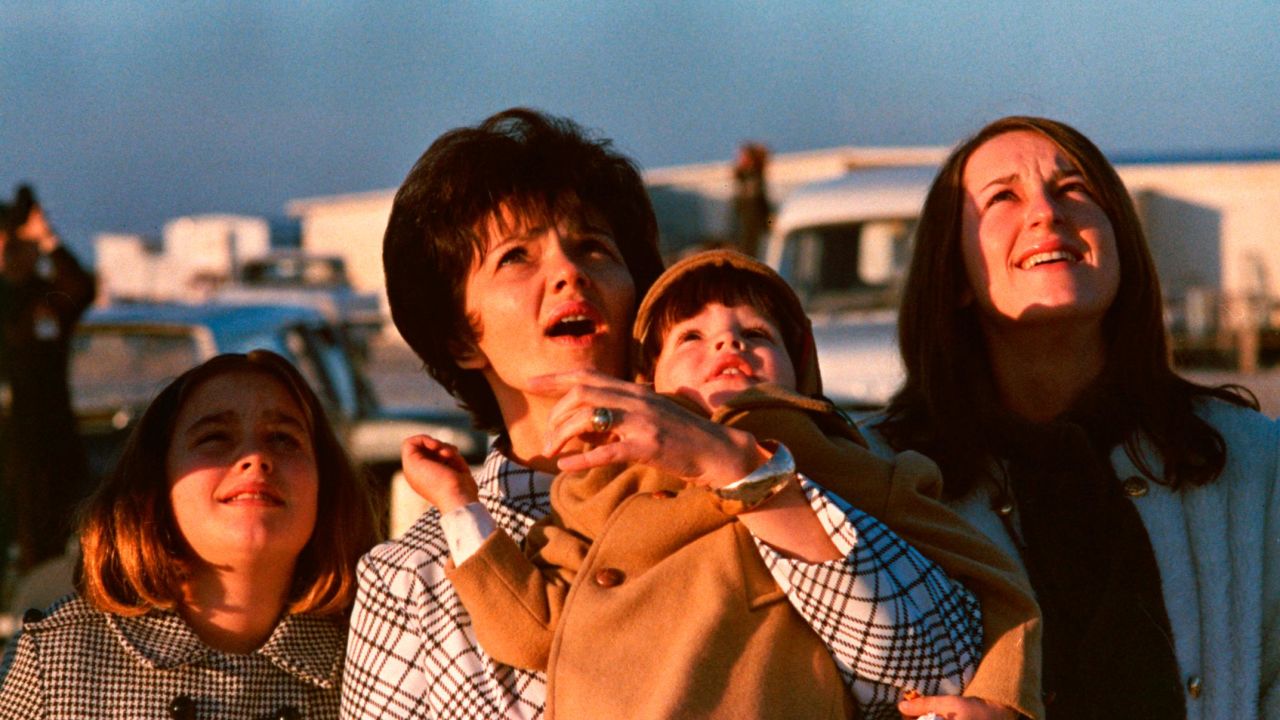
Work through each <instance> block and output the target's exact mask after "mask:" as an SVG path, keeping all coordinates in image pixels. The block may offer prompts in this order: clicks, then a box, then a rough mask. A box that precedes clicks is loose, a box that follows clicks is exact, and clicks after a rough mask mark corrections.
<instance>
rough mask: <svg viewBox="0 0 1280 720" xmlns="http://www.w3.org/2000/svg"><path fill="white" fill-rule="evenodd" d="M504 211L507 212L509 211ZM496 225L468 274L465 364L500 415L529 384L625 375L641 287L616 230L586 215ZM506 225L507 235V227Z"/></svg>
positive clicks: (515, 219)
mask: <svg viewBox="0 0 1280 720" xmlns="http://www.w3.org/2000/svg"><path fill="white" fill-rule="evenodd" d="M504 212H505V210H504ZM506 219H507V222H506V223H504V224H499V223H496V222H491V223H489V224H488V229H487V232H486V236H487V245H486V247H485V250H484V252H483V254H482V255H481V256H480V257H478V258H477V259H476V260H475V262H474V263H473V265H472V267H471V273H470V275H469V276H468V277H467V285H466V312H467V316H468V317H469V318H470V320H471V322H472V324H473V326H474V327H475V328H476V329H477V331H478V337H479V340H478V341H477V342H476V344H475V346H474V347H472V348H471V349H469V350H468V351H467V352H465V353H462V354H461V355H460V356H459V358H458V359H459V365H461V366H462V367H464V368H468V369H475V370H480V371H481V372H482V373H483V374H484V376H485V378H486V379H487V380H488V382H489V386H490V387H491V388H493V391H494V395H495V396H496V397H497V399H498V403H499V405H500V406H504V407H505V406H507V404H508V403H509V402H510V400H511V399H512V398H513V397H515V396H521V395H524V394H525V384H526V382H527V381H528V379H529V378H532V377H536V376H540V375H547V374H551V373H561V372H568V371H571V370H596V371H599V372H603V373H608V374H610V375H613V376H615V377H620V376H622V375H623V374H624V373H625V371H626V363H627V344H628V342H629V340H630V334H629V331H630V324H631V323H630V318H631V315H632V313H633V312H634V311H635V283H634V281H633V280H632V279H631V273H630V271H628V269H627V265H626V263H625V262H624V261H623V259H622V252H621V251H620V250H619V249H618V245H617V243H615V242H614V240H613V230H612V228H610V227H609V224H608V223H607V222H606V221H605V220H604V218H603V217H601V216H600V215H599V214H598V213H595V212H592V211H591V210H590V209H586V208H583V209H580V210H579V211H576V212H567V213H561V214H559V215H557V216H556V217H553V218H546V219H537V218H521V217H515V216H513V215H512V214H511V213H509V212H507V217H506ZM503 225H505V227H503Z"/></svg>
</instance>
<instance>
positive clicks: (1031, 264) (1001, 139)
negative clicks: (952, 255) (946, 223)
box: [961, 131, 1120, 326]
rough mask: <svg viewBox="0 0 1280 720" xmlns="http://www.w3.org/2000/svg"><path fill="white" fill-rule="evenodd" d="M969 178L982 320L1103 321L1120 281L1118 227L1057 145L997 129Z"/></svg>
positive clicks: (970, 233)
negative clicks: (1113, 227)
mask: <svg viewBox="0 0 1280 720" xmlns="http://www.w3.org/2000/svg"><path fill="white" fill-rule="evenodd" d="M963 184H964V193H965V203H964V213H963V230H962V239H961V247H962V254H963V257H964V265H965V272H966V275H967V276H968V279H969V286H970V288H971V289H972V292H973V299H974V301H975V302H977V304H978V308H979V310H980V311H981V314H982V317H983V318H984V322H986V323H989V324H995V325H1001V324H1008V323H1031V322H1044V321H1050V322H1057V321H1063V320H1073V321H1080V320H1083V321H1085V322H1089V323H1094V322H1096V323H1098V325H1099V326H1101V321H1102V318H1103V316H1104V315H1105V314H1106V311H1107V309H1108V308H1109V307H1111V303H1112V302H1113V301H1114V300H1115V297H1116V292H1117V290H1118V288H1119V286H1120V261H1119V258H1118V256H1117V253H1116V241H1115V233H1114V232H1113V230H1112V227H1111V221H1110V220H1109V219H1108V218H1107V214H1106V212H1105V211H1104V210H1103V209H1102V207H1101V206H1100V205H1099V204H1098V201H1097V199H1096V195H1095V192H1094V189H1093V188H1091V187H1089V185H1088V184H1087V182H1086V181H1085V179H1084V177H1083V175H1081V173H1080V171H1079V169H1078V168H1076V167H1075V165H1074V164H1072V162H1071V161H1070V160H1069V159H1068V158H1067V157H1066V156H1065V155H1064V154H1063V152H1062V151H1061V150H1060V149H1059V148H1058V146H1057V145H1055V144H1054V143H1053V142H1052V141H1051V140H1049V139H1048V138H1046V137H1045V136H1043V135H1041V134H1039V133H1035V132H1030V131H1015V132H1009V133H1005V134H1003V135H997V136H996V137H994V138H992V139H990V140H988V141H987V142H986V143H984V144H983V145H981V146H979V147H978V149H977V150H975V151H974V153H973V155H972V156H970V158H969V161H968V163H967V164H966V165H965V169H964V179H963Z"/></svg>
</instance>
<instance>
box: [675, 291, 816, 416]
mask: <svg viewBox="0 0 1280 720" xmlns="http://www.w3.org/2000/svg"><path fill="white" fill-rule="evenodd" d="M766 382H769V383H774V384H777V385H781V386H782V387H784V388H787V389H788V390H794V389H795V386H796V372H795V367H794V366H793V365H792V364H791V358H790V356H789V355H787V348H786V345H785V344H783V342H782V334H781V333H780V332H779V331H778V327H777V325H775V324H774V322H773V321H772V320H770V319H769V318H768V317H767V316H766V315H765V314H764V313H762V312H760V311H759V310H757V309H756V308H754V307H752V306H750V305H734V306H733V307H726V306H724V305H722V304H720V303H711V304H709V305H707V306H706V307H705V308H703V309H702V311H701V312H699V313H698V314H697V315H694V316H693V317H691V318H687V319H685V320H682V321H680V322H678V323H676V324H675V325H673V326H672V327H671V329H670V330H668V331H667V336H666V337H665V338H663V340H662V351H661V352H660V353H659V354H658V359H657V361H656V362H655V363H654V369H653V387H654V389H655V390H657V391H658V392H664V393H680V394H682V395H685V396H687V397H689V398H691V399H693V400H695V401H697V402H698V404H700V405H702V407H704V408H706V409H707V411H708V412H710V411H712V410H714V409H715V408H717V407H719V406H720V405H722V404H724V402H725V400H727V399H729V398H730V397H731V396H733V395H735V394H737V393H739V392H741V391H743V390H746V389H747V388H749V387H751V386H753V385H758V384H760V383H766Z"/></svg>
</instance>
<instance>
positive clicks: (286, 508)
mask: <svg viewBox="0 0 1280 720" xmlns="http://www.w3.org/2000/svg"><path fill="white" fill-rule="evenodd" d="M165 469H166V473H167V475H168V478H169V500H170V502H171V503H172V507H173V515H174V518H175V520H176V521H177V524H178V530H179V531H180V532H181V533H182V537H183V539H185V540H186V542H187V545H188V546H189V547H190V548H191V551H192V552H193V553H194V555H195V558H196V560H197V561H199V562H201V563H203V564H205V565H209V566H235V565H243V564H245V563H258V562H262V561H272V562H279V563H281V564H282V566H289V567H291V565H292V563H293V561H294V559H296V558H297V556H298V554H299V553H300V552H302V549H303V548H304V547H305V546H306V544H307V541H308V540H309V539H310V538H311V532H312V530H313V529H314V528H315V524H316V506H317V503H318V495H319V477H318V474H317V470H316V461H315V449H314V448H313V447H312V443H311V433H310V431H309V427H308V423H307V420H306V414H305V413H304V412H303V410H302V408H301V407H300V406H299V405H298V403H297V401H296V400H294V398H293V395H292V394H290V392H289V391H288V390H287V389H286V388H285V387H284V386H283V385H282V384H281V383H280V382H279V381H278V380H276V379H275V378H273V377H271V376H269V375H266V374H263V373H255V372H235V373H227V374H224V375H219V376H216V377H213V378H210V379H208V380H206V381H204V382H203V383H201V384H200V385H199V386H197V387H196V389H195V391H194V392H192V393H191V394H190V396H189V397H188V398H187V400H186V402H185V403H184V404H183V406H182V409H181V410H180V411H179V412H178V417H177V420H176V421H175V423H174V428H173V437H172V439H171V440H170V442H169V451H168V454H167V456H166V458H165Z"/></svg>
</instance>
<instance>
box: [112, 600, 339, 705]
mask: <svg viewBox="0 0 1280 720" xmlns="http://www.w3.org/2000/svg"><path fill="white" fill-rule="evenodd" d="M107 625H108V627H110V628H111V630H112V632H114V633H115V634H116V637H117V638H118V639H119V641H120V644H121V645H122V646H123V647H124V648H125V650H126V651H127V652H128V653H129V654H130V655H132V656H134V657H135V658H136V659H137V660H138V662H140V663H142V664H143V665H144V666H146V667H149V668H153V669H156V670H168V669H172V668H176V667H180V666H182V665H195V664H199V663H201V662H203V661H206V660H208V659H210V658H213V657H215V656H217V655H219V654H221V653H219V651H217V650H214V649H213V648H210V647H209V646H207V645H205V644H204V643H203V642H201V640H200V638H199V637H197V636H196V634H195V631H193V630H192V629H191V626H190V625H188V624H187V622H186V621H185V620H183V619H182V617H181V616H179V615H178V614H177V613H176V612H173V611H171V610H153V611H152V612H150V613H147V614H146V615H141V616H138V617H124V616H120V615H110V614H108V615H107ZM344 643H345V634H344V633H343V632H342V629H341V628H340V627H339V626H338V624H337V623H335V622H333V621H332V620H329V619H327V618H322V617H315V616H310V615H286V616H285V617H284V619H283V620H281V621H280V623H279V624H277V625H276V627H275V630H273V631H272V632H271V636H270V637H268V638H267V641H266V643H264V644H263V645H262V647H260V648H258V649H257V650H254V651H253V653H254V654H258V655H262V656H263V657H266V658H267V659H268V660H270V661H271V663H272V664H273V665H276V666H277V667H279V668H280V669H281V670H284V671H285V672H287V673H289V674H290V675H293V676H294V677H296V678H298V679H299V680H301V681H303V682H306V683H309V684H311V685H315V686H317V687H320V688H325V689H331V688H336V687H337V686H338V682H339V681H340V678H341V675H342V657H343V646H344Z"/></svg>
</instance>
